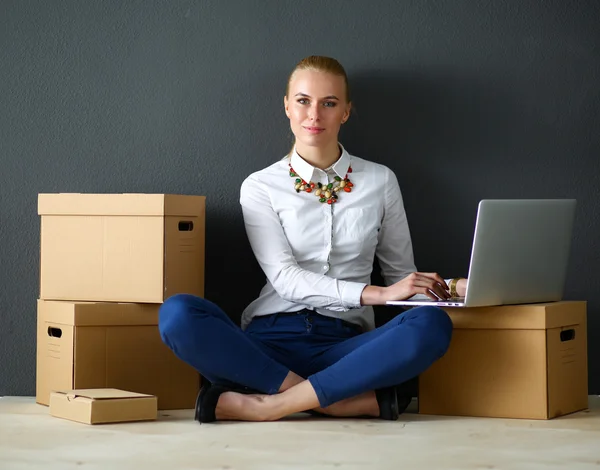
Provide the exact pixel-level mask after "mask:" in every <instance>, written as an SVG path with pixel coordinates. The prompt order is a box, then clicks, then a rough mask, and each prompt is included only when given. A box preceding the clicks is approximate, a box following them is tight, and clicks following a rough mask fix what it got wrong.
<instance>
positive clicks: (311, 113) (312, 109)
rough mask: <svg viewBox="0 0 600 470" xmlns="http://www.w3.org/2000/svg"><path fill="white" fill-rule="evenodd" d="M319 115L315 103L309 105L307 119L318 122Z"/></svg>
mask: <svg viewBox="0 0 600 470" xmlns="http://www.w3.org/2000/svg"><path fill="white" fill-rule="evenodd" d="M319 114H320V110H319V105H318V104H316V103H314V104H311V106H310V108H309V109H308V117H309V118H310V119H311V120H312V121H318V120H319Z"/></svg>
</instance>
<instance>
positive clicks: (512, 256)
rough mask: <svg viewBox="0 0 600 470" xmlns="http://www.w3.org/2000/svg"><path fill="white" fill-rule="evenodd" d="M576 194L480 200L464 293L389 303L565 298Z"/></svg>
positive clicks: (461, 303) (517, 301)
mask: <svg viewBox="0 0 600 470" xmlns="http://www.w3.org/2000/svg"><path fill="white" fill-rule="evenodd" d="M575 206H576V200H575V199H511V200H490V199H488V200H483V201H481V202H480V203H479V208H478V211H477V222H476V224H475V235H474V238H473V248H472V250H471V262H470V264H469V274H468V281H467V293H466V296H465V297H464V298H453V299H448V300H439V301H435V300H433V299H430V298H428V297H427V296H425V295H418V296H414V297H411V298H410V299H408V300H397V301H388V302H387V304H388V305H409V306H417V305H437V306H442V307H481V306H488V305H509V304H527V303H538V302H552V301H557V300H561V299H562V296H563V290H564V285H565V278H566V273H567V265H568V261H569V254H570V250H571V234H572V231H573V221H574V218H575Z"/></svg>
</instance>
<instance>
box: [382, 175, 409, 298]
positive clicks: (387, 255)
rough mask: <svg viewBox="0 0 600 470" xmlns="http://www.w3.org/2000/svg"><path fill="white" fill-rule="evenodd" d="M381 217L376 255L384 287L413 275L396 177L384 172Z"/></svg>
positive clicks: (404, 217) (406, 224)
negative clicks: (382, 212) (382, 213)
mask: <svg viewBox="0 0 600 470" xmlns="http://www.w3.org/2000/svg"><path fill="white" fill-rule="evenodd" d="M385 189H386V191H385V197H384V215H383V221H382V224H381V230H380V231H379V236H378V243H377V250H376V252H375V254H376V256H377V258H378V260H379V264H380V266H381V274H382V276H383V278H384V280H385V282H386V285H388V286H389V285H391V284H394V283H396V282H398V281H400V280H402V279H404V278H405V277H406V276H408V275H409V274H410V273H413V272H416V270H417V268H416V267H415V263H414V255H413V248H412V241H411V237H410V230H409V227H408V221H407V217H406V212H405V210H404V203H403V200H402V193H401V191H400V186H399V184H398V179H397V178H396V175H395V174H394V173H393V172H392V171H391V170H389V169H388V170H387V171H386V183H385Z"/></svg>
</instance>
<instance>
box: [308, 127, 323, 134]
mask: <svg viewBox="0 0 600 470" xmlns="http://www.w3.org/2000/svg"><path fill="white" fill-rule="evenodd" d="M304 129H306V130H307V131H308V132H310V133H311V134H319V133H321V132H323V131H324V130H325V128H323V127H304Z"/></svg>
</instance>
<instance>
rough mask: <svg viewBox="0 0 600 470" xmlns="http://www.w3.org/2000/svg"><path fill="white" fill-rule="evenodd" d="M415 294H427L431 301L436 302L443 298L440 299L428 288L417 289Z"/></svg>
mask: <svg viewBox="0 0 600 470" xmlns="http://www.w3.org/2000/svg"><path fill="white" fill-rule="evenodd" d="M415 293H416V294H425V295H426V296H427V297H429V298H430V299H431V300H435V301H438V300H441V297H439V296H438V295H437V294H435V293H434V292H433V291H432V290H431V289H428V288H427V287H418V288H417V289H415Z"/></svg>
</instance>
